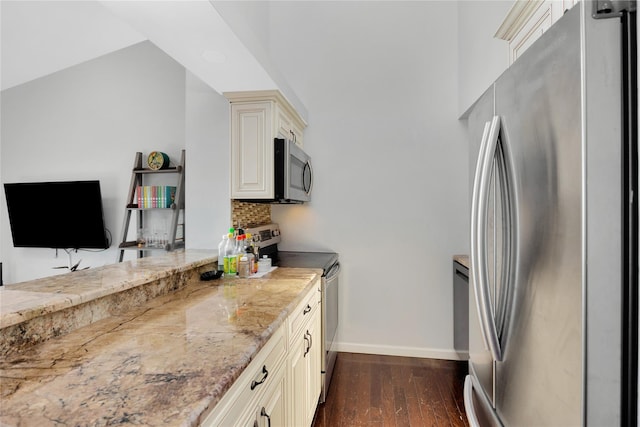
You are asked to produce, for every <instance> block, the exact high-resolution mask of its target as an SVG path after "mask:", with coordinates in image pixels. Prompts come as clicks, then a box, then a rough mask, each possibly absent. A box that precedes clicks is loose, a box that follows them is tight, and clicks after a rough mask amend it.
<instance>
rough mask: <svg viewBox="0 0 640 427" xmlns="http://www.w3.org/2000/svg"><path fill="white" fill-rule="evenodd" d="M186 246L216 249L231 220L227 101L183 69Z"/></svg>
mask: <svg viewBox="0 0 640 427" xmlns="http://www.w3.org/2000/svg"><path fill="white" fill-rule="evenodd" d="M186 91H187V93H186V96H187V98H186V99H187V102H186V143H185V146H186V153H187V167H186V170H187V171H186V180H187V186H186V195H185V196H186V201H187V205H188V209H186V210H185V215H186V231H185V234H186V238H187V247H189V248H193V249H217V248H218V243H219V241H220V237H221V236H222V234H223V233H224V232H225V231H226V230H228V229H229V225H230V223H231V203H230V197H231V195H230V186H229V176H230V170H229V165H230V160H229V156H230V153H229V148H230V147H229V141H230V136H229V129H230V125H229V120H230V115H229V101H227V99H226V98H225V97H224V96H222V95H220V94H218V93H217V92H215V91H214V90H213V89H211V88H210V87H209V86H207V85H205V84H204V83H203V82H202V81H201V80H200V79H198V78H197V77H195V76H194V75H193V74H191V73H190V72H188V71H187V83H186Z"/></svg>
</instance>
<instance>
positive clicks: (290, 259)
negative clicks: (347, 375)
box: [245, 224, 340, 403]
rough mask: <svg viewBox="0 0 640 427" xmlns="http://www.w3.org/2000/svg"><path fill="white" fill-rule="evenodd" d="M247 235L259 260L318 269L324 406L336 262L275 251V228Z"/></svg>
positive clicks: (331, 358) (333, 256)
mask: <svg viewBox="0 0 640 427" xmlns="http://www.w3.org/2000/svg"><path fill="white" fill-rule="evenodd" d="M245 231H246V232H247V233H251V235H252V236H253V238H254V242H255V243H256V244H257V245H258V247H259V248H260V257H262V255H268V256H269V257H270V258H271V259H272V263H273V264H274V265H277V266H279V267H291V268H321V269H322V271H323V273H322V282H321V290H322V301H321V305H320V308H321V317H322V328H321V331H322V332H321V333H322V340H321V342H322V361H321V365H320V369H321V375H322V389H321V392H320V403H324V401H325V399H326V396H327V391H328V390H329V384H330V383H331V375H332V374H333V367H334V365H335V362H336V354H337V352H336V350H335V348H334V345H333V343H334V340H335V337H336V331H337V329H338V283H339V280H338V277H339V273H340V262H339V260H338V254H337V253H335V252H290V251H279V250H278V243H280V229H279V227H278V224H268V225H263V226H260V227H255V228H250V229H246V230H245Z"/></svg>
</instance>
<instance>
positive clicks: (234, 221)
mask: <svg viewBox="0 0 640 427" xmlns="http://www.w3.org/2000/svg"><path fill="white" fill-rule="evenodd" d="M270 223H271V205H270V204H268V203H248V202H243V201H241V200H231V225H232V226H233V227H238V225H240V226H242V228H248V227H256V226H258V225H264V224H270Z"/></svg>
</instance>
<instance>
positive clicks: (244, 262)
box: [238, 255, 250, 278]
mask: <svg viewBox="0 0 640 427" xmlns="http://www.w3.org/2000/svg"><path fill="white" fill-rule="evenodd" d="M249 272H250V267H249V259H248V258H247V257H246V256H245V255H242V256H241V257H240V260H239V261H238V276H239V277H243V278H246V277H249Z"/></svg>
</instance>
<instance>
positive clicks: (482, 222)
mask: <svg viewBox="0 0 640 427" xmlns="http://www.w3.org/2000/svg"><path fill="white" fill-rule="evenodd" d="M499 136H500V116H494V117H493V119H492V120H491V126H490V128H489V135H488V136H487V139H486V149H485V155H484V157H483V160H482V166H481V171H480V173H479V174H477V173H476V175H479V178H480V180H479V181H480V182H479V184H478V186H477V187H478V193H477V212H476V213H475V216H474V217H473V221H475V222H476V224H475V234H476V237H475V242H474V243H475V244H474V245H473V247H472V250H471V252H472V254H473V253H474V251H475V254H474V257H475V259H476V263H475V264H472V266H473V276H474V282H475V283H474V286H475V287H476V288H475V289H476V300H477V304H478V310H479V312H480V323H481V324H482V329H484V336H485V339H486V343H487V345H488V347H489V350H490V351H491V354H492V356H493V358H494V360H496V361H497V362H501V361H502V349H501V347H500V340H499V339H498V328H497V326H496V321H495V318H494V316H493V307H492V305H491V293H490V290H489V272H488V260H487V248H486V244H485V242H486V240H487V236H486V232H487V227H486V224H487V215H488V206H487V205H488V203H489V191H490V186H491V171H492V169H493V165H494V158H495V152H496V148H497V145H498V137H499ZM474 187H475V185H474ZM473 221H472V223H473Z"/></svg>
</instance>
